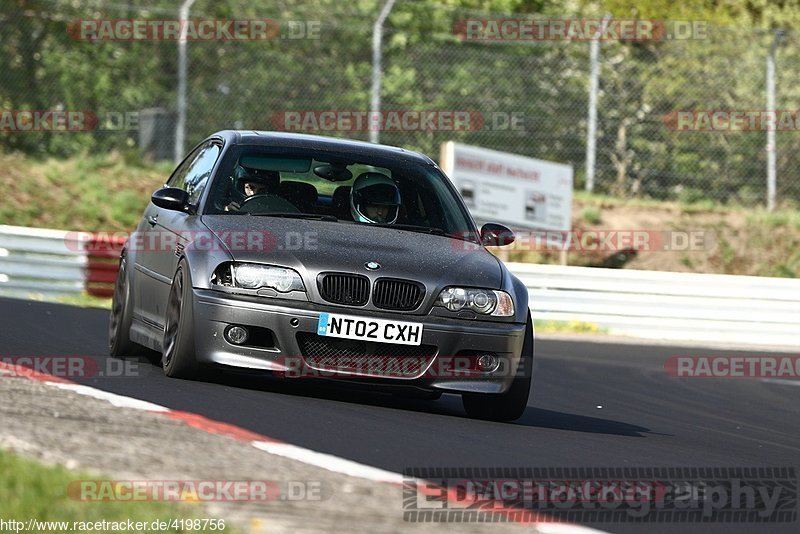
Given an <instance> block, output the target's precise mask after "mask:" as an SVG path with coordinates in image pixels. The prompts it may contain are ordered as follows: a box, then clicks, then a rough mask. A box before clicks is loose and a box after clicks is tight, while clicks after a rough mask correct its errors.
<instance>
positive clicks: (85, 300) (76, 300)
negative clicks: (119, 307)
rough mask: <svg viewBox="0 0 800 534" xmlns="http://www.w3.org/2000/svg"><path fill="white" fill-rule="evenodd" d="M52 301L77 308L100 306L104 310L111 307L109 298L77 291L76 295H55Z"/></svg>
mask: <svg viewBox="0 0 800 534" xmlns="http://www.w3.org/2000/svg"><path fill="white" fill-rule="evenodd" d="M54 302H58V303H59V304H67V305H69V306H77V307H79V308H101V309H104V310H110V309H111V299H110V298H107V299H106V298H100V297H93V296H91V295H89V294H87V293H78V294H76V295H65V296H61V297H56V298H55V299H54Z"/></svg>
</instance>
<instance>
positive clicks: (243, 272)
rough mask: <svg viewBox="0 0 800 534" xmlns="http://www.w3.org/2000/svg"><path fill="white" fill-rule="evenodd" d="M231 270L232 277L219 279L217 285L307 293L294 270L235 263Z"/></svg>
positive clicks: (230, 267) (231, 265)
mask: <svg viewBox="0 0 800 534" xmlns="http://www.w3.org/2000/svg"><path fill="white" fill-rule="evenodd" d="M229 269H230V274H231V276H230V277H219V278H217V280H219V282H217V283H220V285H230V286H232V287H238V288H242V289H259V288H262V287H269V288H272V289H274V290H275V291H278V292H280V293H288V292H289V291H305V287H304V286H303V280H302V279H301V278H300V275H299V274H298V273H297V271H295V270H294V269H289V268H287V267H274V266H272V265H259V264H257V263H233V264H229ZM226 282H227V283H226Z"/></svg>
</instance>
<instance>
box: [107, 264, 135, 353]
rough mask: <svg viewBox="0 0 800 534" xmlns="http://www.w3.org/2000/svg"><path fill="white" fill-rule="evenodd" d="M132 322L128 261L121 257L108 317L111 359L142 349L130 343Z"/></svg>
mask: <svg viewBox="0 0 800 534" xmlns="http://www.w3.org/2000/svg"><path fill="white" fill-rule="evenodd" d="M132 322H133V301H132V300H131V286H130V283H129V282H128V260H127V259H126V258H125V256H124V255H123V256H122V257H121V258H120V259H119V269H118V270H117V280H116V282H115V283H114V294H113V295H112V297H111V313H110V314H109V317H108V353H109V354H110V355H111V357H112V358H122V357H124V356H130V355H132V354H134V353H135V352H136V351H137V350H141V349H143V347H142V346H141V345H137V344H136V343H134V342H133V341H131V337H130V330H131V323H132Z"/></svg>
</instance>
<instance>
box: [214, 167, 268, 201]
mask: <svg viewBox="0 0 800 534" xmlns="http://www.w3.org/2000/svg"><path fill="white" fill-rule="evenodd" d="M279 182H280V174H279V173H278V172H276V171H265V170H261V169H247V168H245V167H242V166H241V165H237V166H236V171H235V172H234V176H233V191H232V197H234V196H235V197H236V198H232V200H231V202H230V203H229V204H228V205H227V206H225V211H236V210H238V209H239V208H240V207H241V205H242V203H243V202H244V201H245V200H246V199H247V198H249V197H253V196H257V195H267V194H269V193H271V192H273V191H275V189H276V188H277V187H278V183H279Z"/></svg>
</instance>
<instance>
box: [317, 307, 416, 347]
mask: <svg viewBox="0 0 800 534" xmlns="http://www.w3.org/2000/svg"><path fill="white" fill-rule="evenodd" d="M317 334H318V335H320V336H329V337H343V338H346V339H364V340H369V341H379V342H382V343H398V344H400V345H419V344H421V343H422V325H421V324H418V323H407V322H405V321H391V320H386V319H364V318H363V317H351V316H348V315H339V314H335V313H321V314H320V316H319V321H318V322H317Z"/></svg>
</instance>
